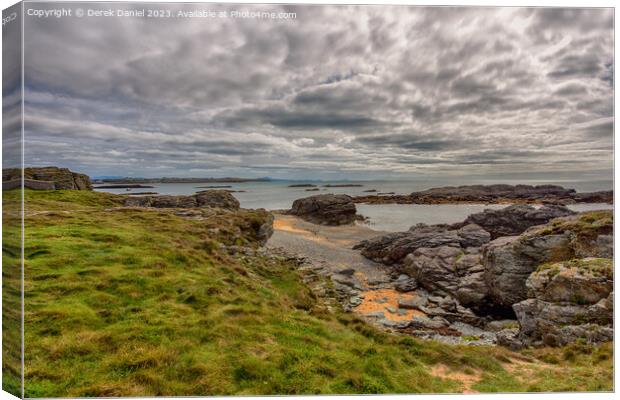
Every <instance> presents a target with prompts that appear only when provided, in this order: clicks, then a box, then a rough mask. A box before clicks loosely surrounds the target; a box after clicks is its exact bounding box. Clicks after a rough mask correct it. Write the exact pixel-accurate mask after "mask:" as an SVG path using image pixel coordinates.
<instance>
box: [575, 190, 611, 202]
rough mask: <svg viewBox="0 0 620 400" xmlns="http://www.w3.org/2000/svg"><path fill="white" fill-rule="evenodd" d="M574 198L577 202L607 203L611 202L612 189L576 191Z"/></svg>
mask: <svg viewBox="0 0 620 400" xmlns="http://www.w3.org/2000/svg"><path fill="white" fill-rule="evenodd" d="M574 200H575V202H577V203H608V204H613V202H614V192H613V190H603V191H600V192H590V193H576V194H575V196H574Z"/></svg>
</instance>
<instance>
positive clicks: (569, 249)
mask: <svg viewBox="0 0 620 400" xmlns="http://www.w3.org/2000/svg"><path fill="white" fill-rule="evenodd" d="M612 231H613V215H612V212H611V211H593V212H587V213H582V214H577V215H573V216H569V217H563V218H558V219H555V220H553V221H552V222H551V223H550V224H548V225H542V226H537V227H532V228H530V229H529V230H528V231H526V232H525V233H523V234H522V235H521V236H507V237H501V238H498V239H496V240H494V241H492V242H490V243H489V244H487V245H486V246H484V247H483V249H482V264H483V265H484V270H485V271H484V272H485V281H486V284H487V286H488V290H489V295H490V297H491V298H492V300H493V302H494V303H496V304H498V305H502V306H508V307H509V306H512V305H513V304H515V303H518V302H520V301H522V300H525V299H526V298H527V290H526V286H525V282H526V280H527V278H528V277H529V276H530V274H531V273H532V272H533V271H534V270H535V269H536V268H537V267H538V266H539V265H541V264H543V263H547V262H554V261H564V260H570V259H573V258H584V257H604V258H609V257H611V255H612V252H613V239H612V237H611V233H612Z"/></svg>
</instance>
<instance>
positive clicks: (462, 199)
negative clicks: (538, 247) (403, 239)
mask: <svg viewBox="0 0 620 400" xmlns="http://www.w3.org/2000/svg"><path fill="white" fill-rule="evenodd" d="M354 201H355V202H356V203H370V204H455V203H496V204H501V203H514V204H543V203H553V204H572V203H610V204H611V203H613V192H611V191H600V192H593V193H576V192H575V190H574V189H565V188H563V187H561V186H556V185H538V186H532V185H515V186H513V185H470V186H458V187H455V186H447V187H440V188H432V189H428V190H423V191H420V192H413V193H411V194H408V195H405V194H403V195H393V196H378V195H365V196H357V197H355V198H354Z"/></svg>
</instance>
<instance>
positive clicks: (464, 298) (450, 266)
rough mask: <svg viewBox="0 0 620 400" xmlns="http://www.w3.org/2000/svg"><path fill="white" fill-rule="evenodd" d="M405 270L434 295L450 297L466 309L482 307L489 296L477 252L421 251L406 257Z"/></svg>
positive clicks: (449, 249)
mask: <svg viewBox="0 0 620 400" xmlns="http://www.w3.org/2000/svg"><path fill="white" fill-rule="evenodd" d="M401 271H402V272H404V273H406V274H409V275H410V276H412V277H413V278H414V279H415V280H416V282H418V284H419V285H420V286H422V287H424V288H426V289H427V290H429V291H431V292H432V293H435V294H439V295H443V296H445V295H449V296H451V297H453V298H455V299H456V300H458V301H459V303H460V304H462V305H465V306H468V305H474V306H475V305H478V304H480V303H481V302H482V301H483V299H485V298H486V296H487V288H486V284H485V281H484V274H483V272H484V269H483V267H482V264H481V263H480V256H479V254H477V251H476V249H463V248H460V247H452V246H440V247H435V248H426V247H423V248H419V249H417V250H415V251H414V252H413V253H411V254H409V255H408V256H407V257H406V258H405V262H404V263H403V266H402V268H401Z"/></svg>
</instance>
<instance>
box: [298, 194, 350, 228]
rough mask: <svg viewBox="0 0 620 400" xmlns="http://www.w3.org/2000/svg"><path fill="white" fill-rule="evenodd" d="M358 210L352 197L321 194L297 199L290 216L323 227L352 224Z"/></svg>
mask: <svg viewBox="0 0 620 400" xmlns="http://www.w3.org/2000/svg"><path fill="white" fill-rule="evenodd" d="M356 213H357V210H356V208H355V203H353V199H352V198H351V197H350V196H347V195H344V194H320V195H316V196H310V197H305V198H303V199H297V200H295V201H294V202H293V206H292V207H291V209H290V210H289V211H288V214H291V215H296V216H298V217H301V218H303V219H305V220H306V221H309V222H313V223H316V224H322V225H345V224H351V223H353V222H354V221H355V219H356Z"/></svg>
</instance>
